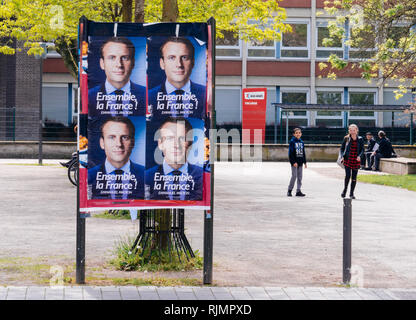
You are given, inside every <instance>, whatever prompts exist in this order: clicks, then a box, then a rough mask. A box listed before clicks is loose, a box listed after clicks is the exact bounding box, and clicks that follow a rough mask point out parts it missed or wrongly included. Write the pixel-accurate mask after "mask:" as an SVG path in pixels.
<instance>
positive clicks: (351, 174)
mask: <svg viewBox="0 0 416 320" xmlns="http://www.w3.org/2000/svg"><path fill="white" fill-rule="evenodd" d="M357 174H358V170H357V169H351V168H348V167H347V166H345V180H344V190H345V192H346V191H347V189H348V184H349V182H350V179H351V189H350V194H354V189H355V185H356V184H357Z"/></svg>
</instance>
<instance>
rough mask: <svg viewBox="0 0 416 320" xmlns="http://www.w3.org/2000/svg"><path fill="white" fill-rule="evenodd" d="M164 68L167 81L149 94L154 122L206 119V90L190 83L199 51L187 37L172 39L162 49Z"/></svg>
mask: <svg viewBox="0 0 416 320" xmlns="http://www.w3.org/2000/svg"><path fill="white" fill-rule="evenodd" d="M159 54H160V60H159V63H160V68H161V69H162V70H164V71H165V74H166V80H165V81H164V82H163V83H162V84H160V85H159V86H157V87H155V88H152V89H151V90H149V111H151V113H152V115H153V117H154V118H160V117H164V116H165V117H169V116H171V117H184V118H188V117H192V118H202V117H203V115H204V111H205V100H206V87H205V86H203V85H200V84H197V83H194V82H192V81H191V80H190V76H191V73H192V69H193V67H194V64H195V49H194V46H193V45H192V43H191V41H190V40H189V39H187V38H185V37H170V38H168V39H167V40H166V41H165V42H164V43H163V44H162V45H161V46H160V50H159Z"/></svg>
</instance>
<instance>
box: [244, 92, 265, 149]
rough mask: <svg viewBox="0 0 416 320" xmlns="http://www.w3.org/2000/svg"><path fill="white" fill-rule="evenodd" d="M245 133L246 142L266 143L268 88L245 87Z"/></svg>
mask: <svg viewBox="0 0 416 320" xmlns="http://www.w3.org/2000/svg"><path fill="white" fill-rule="evenodd" d="M242 101H243V112H242V113H243V126H242V128H243V135H242V142H243V143H245V144H264V140H265V131H266V107H267V89H266V88H244V89H243V99H242Z"/></svg>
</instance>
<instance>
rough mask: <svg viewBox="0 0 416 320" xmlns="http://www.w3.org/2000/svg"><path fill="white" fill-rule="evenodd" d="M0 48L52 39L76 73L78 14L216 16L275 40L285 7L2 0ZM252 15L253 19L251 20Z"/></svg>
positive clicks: (203, 0)
mask: <svg viewBox="0 0 416 320" xmlns="http://www.w3.org/2000/svg"><path fill="white" fill-rule="evenodd" d="M0 3H1V6H0V39H2V41H1V42H0V53H3V54H14V53H15V49H14V48H13V46H12V39H16V40H18V41H22V42H23V43H24V47H27V48H28V54H40V53H42V52H43V49H42V47H41V45H40V43H41V42H51V43H54V46H55V49H56V51H57V52H58V53H60V54H61V55H62V57H63V59H64V62H65V64H66V65H67V67H68V68H69V70H70V71H71V73H72V75H73V76H74V77H76V76H77V72H78V66H77V58H76V56H77V52H76V40H77V33H78V21H79V18H80V17H81V16H82V15H84V16H86V17H87V18H88V19H90V20H94V21H101V22H131V21H136V22H146V23H151V22H160V21H177V22H191V21H207V20H208V19H209V18H210V17H214V18H215V19H216V21H217V37H219V38H221V37H223V31H230V32H233V33H235V34H238V35H239V37H240V38H241V39H258V40H272V39H273V40H279V39H280V34H281V33H282V32H287V31H290V26H289V25H285V24H284V23H283V21H284V20H285V19H286V12H285V10H284V9H283V8H280V7H279V5H278V1H276V0H267V1H263V0H229V1H223V0H135V1H133V0H93V1H91V0H0ZM254 21H255V23H253V22H254Z"/></svg>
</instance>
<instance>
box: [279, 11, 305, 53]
mask: <svg viewBox="0 0 416 320" xmlns="http://www.w3.org/2000/svg"><path fill="white" fill-rule="evenodd" d="M284 23H285V24H306V30H307V31H306V47H285V46H284V45H283V38H284V33H282V35H281V39H280V42H279V43H280V45H279V49H278V50H279V59H280V60H295V61H299V60H310V58H311V43H310V42H311V21H310V19H305V18H288V19H286V20H285V21H284ZM283 50H304V51H307V52H308V55H307V56H306V57H284V56H282V51H283Z"/></svg>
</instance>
